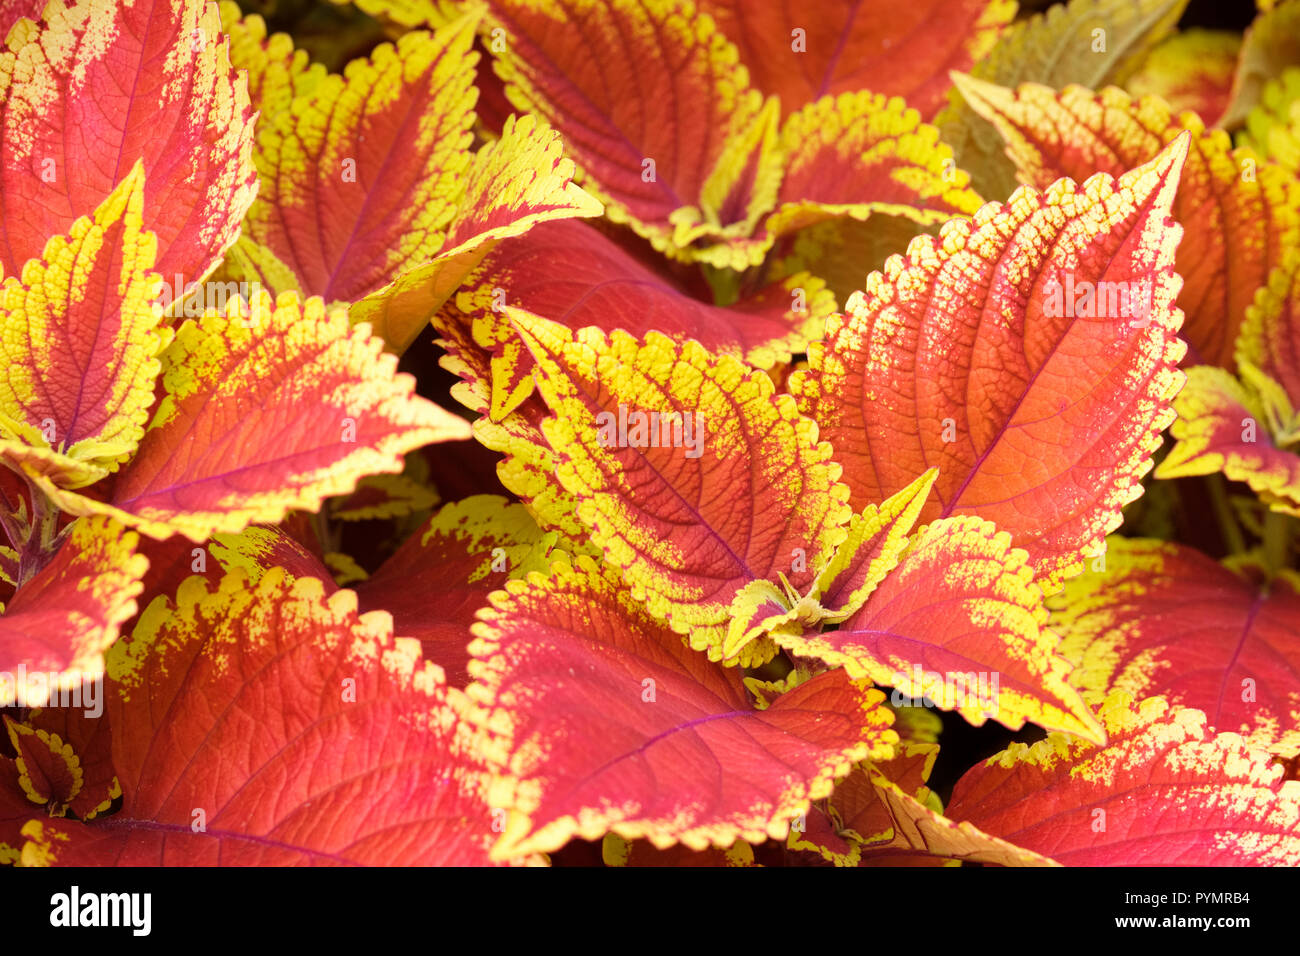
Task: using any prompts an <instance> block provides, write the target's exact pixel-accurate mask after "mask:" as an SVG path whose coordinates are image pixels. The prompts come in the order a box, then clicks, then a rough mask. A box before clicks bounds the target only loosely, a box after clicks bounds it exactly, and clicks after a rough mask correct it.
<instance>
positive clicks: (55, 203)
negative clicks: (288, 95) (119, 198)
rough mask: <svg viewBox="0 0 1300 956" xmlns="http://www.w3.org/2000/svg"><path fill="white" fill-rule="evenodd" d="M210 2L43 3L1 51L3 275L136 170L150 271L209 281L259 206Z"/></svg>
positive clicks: (248, 124) (236, 85) (243, 123)
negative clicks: (141, 178)
mask: <svg viewBox="0 0 1300 956" xmlns="http://www.w3.org/2000/svg"><path fill="white" fill-rule="evenodd" d="M220 29H221V19H220V16H219V15H218V13H217V8H216V7H215V6H214V5H212V4H210V3H206V2H204V0H133V2H130V3H127V2H121V3H91V2H87V3H72V4H67V5H65V4H63V3H51V4H49V5H48V6H47V7H46V9H45V15H44V16H43V17H42V21H41V23H40V25H34V24H31V23H27V24H25V25H20V28H19V29H17V30H14V31H13V32H12V33H11V34H10V35H9V37H8V40H7V44H6V45H7V50H5V51H3V52H0V143H3V149H0V153H3V161H2V162H0V266H3V269H4V272H5V274H8V275H13V274H16V273H17V272H18V271H19V270H20V269H21V268H22V265H23V263H25V262H26V261H27V260H29V259H34V258H37V257H38V256H40V255H41V250H42V249H43V248H44V247H45V242H46V240H47V239H48V238H49V237H50V236H55V235H61V234H64V233H66V232H68V231H69V229H70V227H71V226H72V223H73V222H74V221H75V220H76V219H77V218H78V217H79V216H84V215H87V214H89V213H90V212H91V211H92V210H94V209H95V208H96V207H97V206H99V204H100V203H101V202H103V200H104V197H105V196H107V195H108V194H109V193H110V192H112V190H113V187H114V186H116V185H117V184H118V182H120V181H121V180H122V179H123V178H124V177H125V176H126V175H127V173H128V172H129V171H130V169H131V166H132V164H133V163H135V161H136V160H137V159H140V160H141V161H142V162H143V165H144V173H145V191H144V209H143V220H144V228H145V229H146V230H148V231H149V232H152V233H153V234H154V235H155V236H157V239H158V266H157V268H158V271H159V272H160V273H162V275H163V276H165V277H166V279H167V281H168V282H169V283H170V282H172V281H173V277H174V276H175V275H180V276H181V277H182V280H181V284H182V286H184V285H185V284H186V283H188V282H191V281H197V280H199V279H201V278H203V277H204V276H205V275H207V273H208V272H210V271H211V270H212V268H213V267H214V266H216V264H217V263H218V262H219V261H220V259H221V256H222V255H223V254H224V252H225V251H226V249H227V248H228V247H229V246H230V244H231V243H233V242H234V241H235V238H236V236H237V235H238V234H239V224H240V221H241V220H242V219H243V217H244V213H245V211H246V210H247V209H248V206H249V204H250V203H251V202H252V200H253V195H254V193H255V192H256V189H257V177H256V173H255V172H254V169H253V161H252V145H253V110H252V108H251V106H250V105H249V100H248V87H247V82H246V81H245V80H244V79H243V78H241V77H238V76H237V75H236V72H235V69H234V68H233V67H232V66H231V64H230V59H229V56H228V53H227V49H226V39H225V37H223V36H222V35H221V33H220Z"/></svg>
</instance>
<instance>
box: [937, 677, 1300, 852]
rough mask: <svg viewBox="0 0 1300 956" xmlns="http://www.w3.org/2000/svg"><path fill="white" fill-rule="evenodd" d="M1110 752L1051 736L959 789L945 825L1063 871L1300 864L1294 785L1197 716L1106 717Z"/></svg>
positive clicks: (1122, 700) (1124, 710)
mask: <svg viewBox="0 0 1300 956" xmlns="http://www.w3.org/2000/svg"><path fill="white" fill-rule="evenodd" d="M1102 719H1103V721H1104V722H1105V724H1106V731H1107V733H1108V735H1109V737H1110V743H1109V744H1108V745H1107V746H1105V747H1094V746H1092V745H1091V744H1088V743H1085V742H1083V741H1079V740H1075V741H1067V740H1066V739H1064V738H1061V737H1057V736H1052V737H1049V738H1048V739H1047V740H1044V741H1042V742H1040V743H1037V744H1034V745H1033V746H1027V745H1025V744H1012V745H1011V747H1010V749H1008V750H1005V751H1003V752H1002V753H1001V754H999V755H997V756H996V757H992V758H990V759H989V760H987V761H986V762H984V763H983V764H981V765H979V766H978V767H975V768H974V769H973V770H970V771H969V772H967V773H966V775H965V776H964V777H962V778H961V779H960V780H959V781H957V786H956V788H955V789H954V790H953V794H952V800H951V801H950V802H949V804H948V811H947V812H948V816H949V817H950V818H952V819H953V820H960V821H962V822H963V823H971V824H974V825H975V826H977V827H979V828H980V829H981V830H982V831H984V832H985V833H987V834H991V835H993V836H996V837H1001V838H1002V839H1004V840H1009V841H1010V842H1012V843H1014V844H1015V845H1016V846H1019V847H1023V848H1024V849H1026V850H1032V851H1034V852H1037V853H1041V854H1043V855H1045V856H1048V857H1050V858H1052V859H1054V860H1056V861H1057V862H1059V863H1064V864H1066V865H1067V866H1103V865H1104V866H1296V865H1297V864H1298V863H1300V782H1297V781H1290V782H1284V781H1283V770H1282V768H1281V767H1280V766H1277V765H1276V764H1274V763H1273V762H1272V760H1271V758H1270V756H1269V754H1268V753H1267V752H1265V751H1262V750H1252V749H1251V748H1249V747H1247V746H1246V744H1245V741H1243V740H1242V738H1241V737H1239V736H1238V735H1236V734H1219V735H1217V736H1216V735H1215V734H1214V733H1213V732H1211V731H1210V730H1208V729H1207V728H1206V724H1205V715H1204V714H1202V713H1201V712H1200V711H1198V710H1190V709H1186V708H1181V707H1171V706H1170V705H1169V703H1168V702H1167V701H1165V700H1163V699H1161V698H1158V697H1153V698H1148V699H1147V700H1144V701H1143V702H1142V703H1141V704H1140V705H1138V706H1137V707H1134V706H1133V705H1132V703H1131V699H1130V698H1129V697H1128V696H1127V695H1126V694H1115V695H1112V697H1111V698H1110V699H1109V700H1108V701H1107V703H1106V705H1105V706H1104V707H1103V708H1102Z"/></svg>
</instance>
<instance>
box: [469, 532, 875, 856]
mask: <svg viewBox="0 0 1300 956" xmlns="http://www.w3.org/2000/svg"><path fill="white" fill-rule="evenodd" d="M493 604H494V609H493V610H491V611H485V612H484V613H483V615H482V618H483V620H482V622H481V623H480V624H477V625H475V633H476V634H478V635H479V637H480V640H478V641H476V642H475V643H474V644H473V645H472V646H471V653H472V654H473V655H474V658H475V660H473V661H472V662H471V663H470V673H471V674H472V675H473V676H474V677H475V678H476V680H477V683H475V684H473V685H471V687H470V689H469V691H468V693H469V695H470V696H471V697H472V698H473V699H474V700H475V701H476V702H478V703H479V704H481V705H483V708H484V710H483V713H482V714H480V715H478V720H480V721H481V722H482V723H483V725H484V726H485V727H487V728H488V729H490V730H491V731H492V732H493V734H494V735H495V740H494V743H493V745H492V750H491V753H492V758H493V760H494V762H495V763H499V764H500V765H502V766H503V767H504V768H505V771H506V772H505V774H504V775H503V776H502V777H501V778H499V779H498V780H497V781H496V782H495V784H494V786H493V790H492V792H491V794H490V798H491V799H492V801H493V803H494V805H503V806H508V807H510V808H511V810H512V811H513V812H512V813H511V815H510V819H509V821H508V822H507V824H506V829H505V832H504V833H503V834H502V837H501V842H500V843H499V844H498V845H497V846H496V847H495V848H494V851H493V853H494V855H496V856H508V855H514V854H519V853H527V852H533V851H543V852H545V851H548V850H553V849H556V848H558V847H560V846H562V845H563V844H564V843H565V842H566V841H567V840H568V839H569V838H570V837H572V836H578V837H581V838H584V839H595V838H596V837H600V836H602V835H604V834H605V833H606V832H610V831H612V832H614V833H617V834H618V835H619V836H621V837H624V838H625V839H637V838H642V837H644V838H646V839H648V840H650V841H651V842H652V843H653V844H655V846H657V847H660V848H664V847H668V846H671V845H672V844H674V843H678V842H680V843H683V844H685V845H686V846H688V847H690V848H691V849H695V850H701V849H704V848H705V847H706V846H708V845H710V844H713V845H715V846H728V845H730V844H731V843H732V842H733V841H734V840H735V839H737V838H738V837H739V838H741V839H744V840H747V841H750V842H756V841H759V840H763V839H766V838H767V837H769V836H771V837H776V838H783V837H784V836H785V835H786V833H787V831H788V829H789V825H790V821H791V820H792V819H793V818H795V817H797V816H798V815H799V814H800V813H802V812H804V811H806V810H807V808H808V806H809V802H810V801H811V800H817V799H821V798H822V797H825V796H827V795H828V794H829V793H830V791H831V787H832V784H833V782H834V780H835V779H836V778H837V777H841V776H844V775H845V774H846V773H848V771H849V769H850V767H851V765H852V763H853V761H856V760H862V759H865V758H867V757H869V756H877V757H887V756H889V755H890V753H891V752H892V745H893V743H894V742H895V741H896V740H897V739H898V738H897V735H896V734H895V733H894V732H893V731H892V730H890V729H889V726H890V724H891V723H892V715H891V714H890V713H889V711H888V709H887V708H885V707H884V706H883V705H882V701H883V699H884V698H883V695H882V694H881V693H880V692H879V691H874V690H868V689H865V688H864V687H863V686H861V685H857V684H854V683H853V682H851V681H850V680H849V679H848V678H847V676H846V675H845V674H844V672H843V671H831V672H828V673H826V674H823V675H821V676H819V677H816V678H813V679H812V680H809V681H807V682H805V683H803V684H800V685H799V686H798V687H795V688H794V689H793V690H790V691H788V692H786V693H785V694H782V695H781V696H780V697H778V698H777V699H776V700H775V701H774V702H773V703H772V704H771V705H770V706H769V707H767V708H766V709H764V710H755V709H754V707H753V705H752V704H751V702H750V700H749V698H748V696H747V694H746V692H745V688H744V685H743V683H742V679H741V674H740V672H739V671H738V670H737V669H735V668H729V669H728V668H722V667H719V666H717V665H715V664H711V663H709V662H708V661H707V660H705V658H704V657H703V655H700V654H696V653H694V652H693V651H691V650H690V649H688V648H687V647H686V646H685V644H684V643H683V641H682V639H681V637H680V636H678V635H677V634H675V633H673V632H672V631H671V630H669V629H668V628H666V627H664V626H663V625H662V624H660V623H658V622H656V621H655V620H654V619H653V618H651V617H650V616H649V615H648V614H646V612H645V610H644V608H643V607H642V605H641V604H640V603H639V602H637V601H636V600H635V599H634V598H632V596H631V594H630V593H629V592H628V591H627V589H626V588H624V587H622V586H620V585H617V584H615V583H613V582H611V580H610V577H609V575H608V574H607V573H606V572H603V571H602V570H601V569H599V568H598V567H597V566H596V565H595V564H594V563H593V562H591V561H590V560H589V559H586V558H582V559H579V563H578V564H577V565H576V566H574V567H568V566H565V565H556V567H555V568H554V569H553V577H552V578H551V579H550V580H549V581H548V580H546V579H543V578H542V577H541V576H540V575H531V576H530V578H529V580H528V582H527V583H525V582H512V583H511V584H510V585H508V586H507V590H506V591H504V592H498V593H497V594H496V595H494V596H493Z"/></svg>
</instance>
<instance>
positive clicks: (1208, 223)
mask: <svg viewBox="0 0 1300 956" xmlns="http://www.w3.org/2000/svg"><path fill="white" fill-rule="evenodd" d="M958 85H959V87H960V88H961V90H962V91H963V93H964V94H965V96H966V99H967V101H968V102H969V103H970V104H971V105H972V106H973V107H974V108H975V109H976V110H977V111H978V112H979V113H980V114H981V115H983V116H984V117H986V118H987V119H988V120H989V121H990V122H991V123H993V124H994V125H995V126H997V128H998V129H999V131H1001V133H1002V135H1003V137H1005V138H1006V140H1007V142H1008V144H1009V145H1008V150H1007V151H1008V153H1009V155H1010V156H1011V157H1012V159H1014V160H1015V163H1016V166H1017V169H1018V172H1019V176H1020V178H1021V180H1022V181H1023V182H1027V183H1029V184H1030V185H1033V186H1035V187H1037V188H1039V189H1042V188H1045V187H1046V186H1047V184H1049V183H1051V182H1052V181H1054V180H1056V179H1058V178H1060V177H1061V176H1069V177H1071V178H1072V179H1075V180H1078V181H1080V182H1082V181H1083V180H1084V179H1087V178H1088V177H1089V176H1091V175H1093V174H1094V173H1096V172H1106V173H1110V174H1111V175H1112V176H1119V175H1120V174H1121V173H1123V172H1124V170H1126V169H1129V168H1131V167H1133V166H1137V165H1138V164H1139V163H1145V162H1147V161H1148V160H1150V159H1151V158H1152V157H1153V156H1155V155H1156V154H1157V153H1159V152H1160V151H1161V150H1162V149H1165V148H1166V147H1167V146H1168V144H1169V143H1171V142H1173V141H1174V140H1175V139H1177V138H1179V137H1180V136H1183V135H1184V133H1187V132H1190V133H1191V141H1190V143H1189V150H1188V156H1187V162H1186V163H1185V165H1184V167H1183V173H1182V177H1181V179H1180V181H1179V184H1178V192H1177V195H1176V196H1175V199H1174V206H1173V217H1174V219H1175V220H1177V221H1178V222H1179V223H1180V224H1181V225H1182V226H1183V241H1182V243H1181V244H1180V245H1179V247H1178V255H1177V259H1176V268H1177V270H1178V274H1179V275H1181V276H1182V277H1183V290H1182V292H1181V293H1180V294H1179V296H1178V305H1179V307H1180V308H1181V309H1182V310H1183V312H1184V313H1185V314H1186V316H1187V320H1186V324H1185V326H1184V328H1183V335H1184V337H1185V338H1186V339H1187V341H1188V343H1189V345H1190V346H1191V349H1192V354H1191V364H1197V363H1201V362H1205V363H1209V364H1214V365H1222V366H1225V367H1229V368H1231V367H1232V349H1233V343H1234V342H1235V340H1236V336H1237V330H1238V329H1239V328H1240V327H1241V323H1242V321H1243V320H1244V319H1245V316H1246V309H1247V307H1248V306H1249V305H1250V304H1251V302H1252V301H1253V299H1254V297H1255V291H1256V290H1257V289H1258V288H1259V287H1260V286H1261V285H1263V284H1264V283H1265V281H1266V280H1267V278H1268V274H1269V272H1270V271H1271V270H1272V269H1273V268H1274V267H1275V266H1277V265H1278V264H1279V263H1280V262H1281V261H1282V257H1283V254H1284V250H1285V249H1287V248H1288V247H1290V246H1294V245H1296V244H1297V243H1300V180H1297V179H1296V177H1295V176H1293V175H1292V174H1291V173H1289V172H1288V171H1286V170H1284V169H1282V168H1281V167H1279V166H1277V165H1276V164H1275V163H1271V162H1266V161H1263V160H1260V159H1257V158H1256V157H1254V156H1253V154H1251V153H1249V152H1247V151H1243V150H1234V149H1232V141H1231V140H1230V139H1229V138H1228V135H1227V134H1226V133H1225V132H1223V131H1222V130H1214V129H1211V130H1207V129H1206V128H1205V126H1204V124H1203V123H1202V121H1201V120H1200V119H1199V118H1197V117H1196V116H1193V115H1191V114H1183V115H1182V116H1181V117H1177V116H1175V115H1173V113H1172V112H1171V110H1170V109H1169V107H1168V106H1167V105H1166V104H1165V103H1163V102H1162V101H1161V100H1159V99H1154V98H1147V99H1142V100H1134V99H1132V98H1131V97H1130V96H1129V95H1128V94H1127V93H1125V92H1123V91H1122V90H1119V89H1117V88H1115V87H1109V88H1107V89H1104V90H1102V91H1101V92H1100V93H1094V92H1092V91H1091V90H1088V89H1084V88H1083V87H1078V86H1070V87H1067V88H1066V89H1065V90H1064V91H1062V92H1059V93H1058V92H1057V91H1055V90H1052V89H1049V88H1048V87H1045V86H1038V85H1035V84H1026V85H1024V86H1021V87H1020V88H1019V89H1017V90H1015V91H1014V92H1013V91H1011V90H1007V89H1003V88H1001V87H996V86H992V85H991V84H986V83H980V82H979V81H977V80H971V79H963V80H959V82H958Z"/></svg>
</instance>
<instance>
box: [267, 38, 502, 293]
mask: <svg viewBox="0 0 1300 956" xmlns="http://www.w3.org/2000/svg"><path fill="white" fill-rule="evenodd" d="M474 26H475V20H474V18H472V17H465V18H462V19H461V20H460V21H458V22H457V23H456V24H455V25H453V26H452V27H448V28H447V29H445V30H441V31H438V32H437V33H427V32H423V31H415V32H412V33H408V34H406V35H405V36H403V37H402V38H401V39H399V40H398V41H397V43H396V44H387V43H385V44H381V45H380V46H379V47H377V48H376V49H375V51H374V52H373V53H372V54H371V56H370V57H369V58H368V59H358V60H353V61H352V62H351V63H349V64H348V66H347V69H346V71H345V72H344V74H343V75H342V76H340V75H338V74H330V75H328V76H324V77H322V78H320V80H319V81H318V82H317V83H315V84H314V85H312V86H311V87H310V88H309V89H308V90H307V91H306V93H305V94H304V97H303V99H301V100H299V101H298V102H296V103H295V104H294V106H293V108H292V109H286V110H280V111H278V112H276V113H274V114H273V115H272V116H270V117H269V122H267V123H266V124H265V125H264V126H263V127H262V129H261V130H260V131H259V133H258V151H257V163H258V171H259V173H260V175H261V179H262V189H261V192H260V193H259V194H258V197H257V201H256V202H255V203H254V204H253V208H252V209H251V210H250V211H249V215H248V223H247V226H246V227H245V234H246V235H247V236H248V237H249V239H251V240H252V241H253V242H254V243H256V244H257V245H258V246H260V247H262V248H264V249H265V250H266V251H267V252H269V253H270V254H271V255H273V256H274V257H275V258H276V260H278V261H279V262H280V263H282V264H283V265H284V266H285V267H286V268H288V269H289V270H291V272H292V273H293V275H294V277H295V279H296V280H297V283H298V289H299V290H300V291H302V292H305V293H306V294H307V295H319V296H321V297H322V298H324V299H325V300H326V301H327V302H337V301H344V302H353V301H355V300H357V299H361V298H363V297H364V296H366V295H368V294H369V293H371V292H374V291H375V290H376V289H378V288H380V287H382V286H384V285H386V284H387V283H389V282H391V281H392V280H393V279H394V278H395V277H396V276H397V274H398V273H400V272H402V271H404V270H405V269H407V268H410V267H412V266H414V265H416V264H419V263H422V262H424V261H426V260H428V259H430V258H432V257H433V255H434V254H435V253H437V252H438V251H439V250H440V249H441V248H442V246H443V243H444V240H445V239H446V237H447V232H448V227H449V224H450V223H451V220H452V219H453V217H454V216H455V213H456V209H457V205H458V203H457V200H458V198H459V195H458V194H459V191H460V189H461V188H462V186H463V180H464V177H465V174H466V172H467V171H468V169H469V166H470V163H471V160H472V153H471V152H470V145H471V142H472V139H473V136H472V133H471V131H470V127H471V125H472V124H473V122H474V110H473V105H474V90H473V84H474V64H475V62H476V59H477V57H476V55H475V54H474V53H472V52H471V45H472V43H473V40H474ZM399 198H400V200H401V201H400V202H399V201H396V200H398V199H399ZM273 291H275V292H279V291H283V290H282V289H279V288H274V287H273Z"/></svg>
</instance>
